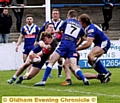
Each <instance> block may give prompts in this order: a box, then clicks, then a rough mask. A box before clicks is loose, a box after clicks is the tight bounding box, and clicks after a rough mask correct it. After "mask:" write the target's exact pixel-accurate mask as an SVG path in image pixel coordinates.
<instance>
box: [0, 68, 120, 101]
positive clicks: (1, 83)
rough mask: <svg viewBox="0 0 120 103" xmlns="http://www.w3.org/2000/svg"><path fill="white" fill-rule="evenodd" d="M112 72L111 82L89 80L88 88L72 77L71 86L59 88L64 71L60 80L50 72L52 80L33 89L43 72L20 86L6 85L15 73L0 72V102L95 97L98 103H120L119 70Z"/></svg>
mask: <svg viewBox="0 0 120 103" xmlns="http://www.w3.org/2000/svg"><path fill="white" fill-rule="evenodd" d="M109 70H110V71H111V72H112V76H111V81H110V82H109V83H106V84H101V83H100V81H99V80H95V79H94V80H93V79H92V80H90V83H91V85H90V86H84V85H83V83H82V81H79V80H77V79H76V78H75V77H74V76H73V75H72V81H73V85H71V86H61V83H62V82H63V81H65V74H64V70H63V71H62V78H58V77H57V70H52V78H49V79H48V80H47V84H46V86H42V87H34V86H33V85H34V84H35V83H36V82H39V81H41V80H42V77H43V74H44V70H41V71H40V72H39V74H38V75H37V76H36V77H34V78H33V79H31V80H26V81H23V82H22V84H19V85H15V84H14V83H13V84H11V85H10V84H8V83H7V80H8V79H10V78H11V77H12V75H13V74H14V73H15V71H0V97H1V98H0V101H2V100H1V99H2V96H97V101H98V103H120V79H119V78H120V77H119V76H120V68H109ZM82 71H83V72H84V73H86V72H91V73H96V72H95V71H94V70H93V69H82Z"/></svg>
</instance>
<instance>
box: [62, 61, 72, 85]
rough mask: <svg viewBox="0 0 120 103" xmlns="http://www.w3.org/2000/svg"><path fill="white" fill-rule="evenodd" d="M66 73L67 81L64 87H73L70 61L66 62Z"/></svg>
mask: <svg viewBox="0 0 120 103" xmlns="http://www.w3.org/2000/svg"><path fill="white" fill-rule="evenodd" d="M63 67H64V71H65V76H66V80H65V82H63V83H62V86H66V85H72V80H71V73H70V69H69V68H70V62H69V59H66V60H65V62H64V65H63Z"/></svg>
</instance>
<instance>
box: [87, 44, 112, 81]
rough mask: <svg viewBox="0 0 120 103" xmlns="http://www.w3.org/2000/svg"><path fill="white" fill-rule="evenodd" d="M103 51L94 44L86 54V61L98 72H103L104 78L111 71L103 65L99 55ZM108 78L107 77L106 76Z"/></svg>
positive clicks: (109, 74)
mask: <svg viewBox="0 0 120 103" xmlns="http://www.w3.org/2000/svg"><path fill="white" fill-rule="evenodd" d="M104 53H105V51H104V50H103V49H102V48H100V47H99V46H95V47H94V48H93V49H92V50H91V52H90V53H89V54H88V62H89V64H90V65H91V66H93V67H94V69H95V70H96V71H97V72H98V73H99V74H105V78H107V77H109V76H111V73H110V72H109V71H108V70H107V69H106V68H105V67H104V66H103V64H102V63H101V61H100V59H99V57H100V56H101V55H102V54H104ZM107 79H108V78H107ZM105 81H108V80H105Z"/></svg>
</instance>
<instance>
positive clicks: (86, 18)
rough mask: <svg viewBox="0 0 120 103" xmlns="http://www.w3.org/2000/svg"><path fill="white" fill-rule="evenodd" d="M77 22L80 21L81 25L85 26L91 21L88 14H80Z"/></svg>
mask: <svg viewBox="0 0 120 103" xmlns="http://www.w3.org/2000/svg"><path fill="white" fill-rule="evenodd" d="M78 21H82V22H83V23H86V24H87V25H89V24H91V22H92V21H91V19H90V17H89V15H88V14H81V15H80V16H79V17H78Z"/></svg>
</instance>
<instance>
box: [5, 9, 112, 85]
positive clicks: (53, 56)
mask: <svg viewBox="0 0 120 103" xmlns="http://www.w3.org/2000/svg"><path fill="white" fill-rule="evenodd" d="M26 22H27V24H26V25H25V26H24V27H23V28H22V29H21V35H20V37H19V39H18V42H17V45H16V51H17V50H18V47H19V45H20V44H21V42H22V39H23V38H24V52H23V59H24V64H23V65H22V66H21V67H20V68H18V70H17V71H16V73H15V74H14V75H13V76H12V78H11V79H9V80H7V82H8V83H9V84H12V83H13V82H14V81H15V80H16V79H17V77H18V76H20V74H21V73H23V71H24V70H25V69H26V68H27V72H26V74H25V75H24V76H20V77H19V79H18V80H17V81H16V84H20V83H22V81H23V80H29V79H31V78H33V77H34V76H35V75H36V74H37V73H38V72H39V71H40V70H41V68H42V67H43V65H44V64H45V63H46V61H47V60H49V62H47V66H46V69H45V72H44V76H43V79H42V81H40V82H38V83H36V84H34V86H45V84H46V81H47V78H48V77H49V76H50V73H51V70H52V68H53V66H54V64H55V63H56V62H57V61H58V63H59V66H58V68H59V69H58V77H61V76H62V75H61V71H62V64H63V67H64V70H65V75H66V81H65V82H63V83H62V85H63V86H66V85H72V80H71V75H70V71H71V72H72V73H73V74H74V75H75V76H76V78H77V79H78V80H82V81H83V83H84V85H90V82H89V81H88V79H97V80H100V82H101V83H107V82H109V81H110V76H111V72H109V71H108V70H107V69H106V68H105V67H104V66H103V64H102V63H101V62H100V59H99V57H100V56H101V55H103V54H105V53H107V51H108V49H109V48H110V40H109V38H108V37H107V36H106V35H105V34H104V32H103V31H102V30H101V28H100V27H98V26H97V25H95V24H93V23H92V22H91V19H90V17H89V15H88V14H81V15H80V16H78V18H77V12H76V11H75V10H69V11H68V14H67V19H66V20H65V21H63V20H61V19H60V14H59V10H58V9H53V10H52V19H51V20H50V21H47V22H46V23H44V25H43V27H42V28H41V29H39V27H38V26H37V25H35V24H34V23H33V16H32V15H31V14H28V15H27V16H26ZM36 38H37V39H36ZM83 41H86V42H85V43H83ZM81 43H83V44H82V45H80V44H81ZM92 43H94V47H93V49H92V50H91V51H90V53H89V54H88V63H89V64H90V65H91V66H92V67H93V68H94V70H95V71H96V72H97V74H92V73H85V74H83V73H82V71H81V69H80V66H79V65H78V60H79V53H78V51H79V50H85V49H86V48H89V47H90V46H91V45H92ZM68 44H69V45H68ZM38 56H39V57H41V61H40V62H39V59H38V61H34V58H37V57H38ZM63 59H64V60H65V61H64V63H63V61H62V60H63Z"/></svg>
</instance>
